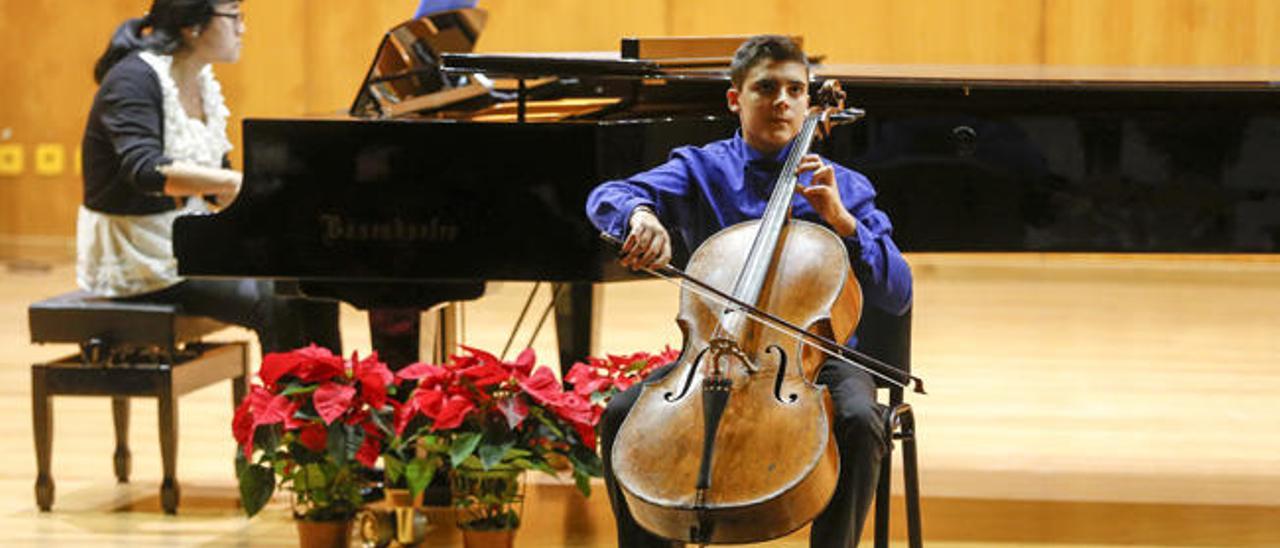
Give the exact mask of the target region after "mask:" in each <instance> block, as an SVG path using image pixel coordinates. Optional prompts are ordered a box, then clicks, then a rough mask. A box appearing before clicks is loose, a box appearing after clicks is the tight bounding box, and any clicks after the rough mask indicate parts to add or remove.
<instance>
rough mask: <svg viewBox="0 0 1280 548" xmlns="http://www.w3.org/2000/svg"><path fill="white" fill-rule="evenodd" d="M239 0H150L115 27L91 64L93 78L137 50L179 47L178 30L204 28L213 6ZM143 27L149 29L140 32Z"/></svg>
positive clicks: (160, 50)
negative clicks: (146, 8) (140, 13)
mask: <svg viewBox="0 0 1280 548" xmlns="http://www.w3.org/2000/svg"><path fill="white" fill-rule="evenodd" d="M240 1H241V0H152V2H151V11H148V12H147V14H146V15H144V16H142V17H138V18H134V19H130V20H128V21H125V22H124V23H122V24H121V25H120V26H119V27H118V28H116V32H115V34H113V35H112V36H111V42H110V43H108V44H107V51H105V52H103V54H102V57H99V58H98V62H97V64H95V65H94V66H93V80H94V81H95V82H98V83H102V78H103V77H105V76H106V75H107V71H109V70H111V67H114V66H115V65H116V63H119V62H120V60H121V59H124V58H125V57H128V56H129V54H130V53H133V52H135V51H138V50H140V49H146V50H150V51H154V52H156V53H162V54H170V53H173V52H175V51H177V50H178V49H179V48H181V47H182V44H183V42H182V29H184V28H187V27H192V26H198V27H204V26H205V25H206V24H208V23H209V20H210V19H212V18H213V7H214V6H217V5H220V4H231V3H235V2H240ZM143 29H151V32H149V33H146V34H145V35H144V34H143V32H142V31H143Z"/></svg>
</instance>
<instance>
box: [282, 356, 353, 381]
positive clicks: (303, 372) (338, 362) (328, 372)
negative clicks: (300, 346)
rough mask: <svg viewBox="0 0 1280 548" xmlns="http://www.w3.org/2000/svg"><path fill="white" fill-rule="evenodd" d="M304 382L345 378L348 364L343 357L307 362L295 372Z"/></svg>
mask: <svg viewBox="0 0 1280 548" xmlns="http://www.w3.org/2000/svg"><path fill="white" fill-rule="evenodd" d="M294 375H296V376H297V377H298V380H301V381H303V382H324V381H332V380H338V379H342V378H345V377H346V376H347V366H346V364H345V363H344V362H343V361H342V358H337V357H335V358H334V359H332V360H316V361H310V362H305V363H303V364H302V365H300V366H298V370H297V371H295V372H294Z"/></svg>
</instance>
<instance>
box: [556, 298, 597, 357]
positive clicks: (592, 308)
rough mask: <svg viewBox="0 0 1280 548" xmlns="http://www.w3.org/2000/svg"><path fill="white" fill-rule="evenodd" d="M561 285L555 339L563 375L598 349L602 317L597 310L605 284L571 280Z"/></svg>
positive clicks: (557, 301)
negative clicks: (572, 281) (557, 343)
mask: <svg viewBox="0 0 1280 548" xmlns="http://www.w3.org/2000/svg"><path fill="white" fill-rule="evenodd" d="M565 285H566V287H562V288H559V293H560V296H559V297H558V298H557V299H556V339H557V340H558V341H559V346H560V373H561V377H562V378H563V375H564V374H565V373H568V372H569V368H570V367H572V366H573V364H574V363H576V362H579V361H582V360H583V359H585V358H586V357H587V356H593V355H595V353H596V341H597V340H598V339H599V332H600V318H599V317H598V316H597V314H596V310H597V309H598V308H599V307H600V304H601V302H602V301H603V293H602V291H601V290H602V287H601V286H599V285H597V284H591V283H570V284H565Z"/></svg>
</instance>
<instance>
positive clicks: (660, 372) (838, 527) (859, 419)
mask: <svg viewBox="0 0 1280 548" xmlns="http://www.w3.org/2000/svg"><path fill="white" fill-rule="evenodd" d="M674 365H675V364H669V365H666V366H664V367H662V368H659V369H657V370H655V371H654V372H653V374H651V375H650V377H649V379H650V380H649V381H647V382H653V381H655V380H658V379H661V378H663V377H665V376H666V375H667V374H668V373H670V372H671V369H672V368H673V367H674ZM818 383H819V384H822V385H824V386H826V387H827V389H828V390H829V391H830V392H831V402H832V404H833V406H834V407H835V417H836V418H835V424H834V425H833V432H834V435H835V438H836V444H837V446H838V447H839V450H840V480H839V482H838V483H837V484H836V491H835V494H834V495H833V496H832V497H831V502H829V503H827V507H826V508H825V509H823V511H822V513H820V514H818V517H817V518H815V519H814V521H813V527H812V528H811V529H810V533H809V545H810V546H813V547H815V548H818V547H820V548H838V547H852V546H857V545H858V538H859V537H860V536H861V534H862V524H863V522H864V521H865V520H866V517H867V511H868V510H869V509H870V508H871V501H872V500H874V498H875V491H876V482H877V480H879V477H880V459H881V458H882V457H883V456H884V454H885V450H886V442H885V432H884V422H883V420H884V411H883V407H882V406H880V405H879V404H877V403H876V401H875V381H874V380H873V379H872V378H871V375H869V374H867V373H866V372H865V371H862V370H860V369H857V368H855V367H853V366H850V365H847V364H844V363H841V362H837V361H834V360H831V361H828V362H827V363H825V364H823V366H822V369H821V370H819V372H818ZM639 395H640V386H639V385H636V386H632V387H631V388H630V389H629V390H627V391H626V392H623V393H621V394H618V395H617V396H614V398H613V399H612V400H610V402H609V407H608V408H607V409H606V410H605V413H604V416H603V417H602V418H601V425H602V426H601V430H602V432H601V438H602V444H603V446H602V448H601V449H602V450H603V451H604V481H605V487H606V488H607V489H608V491H609V502H610V504H612V505H613V514H614V518H615V519H616V520H617V522H618V546H620V547H623V548H639V547H659V546H661V547H667V546H673V545H675V546H679V544H678V543H672V542H671V541H668V540H665V539H662V538H660V537H658V536H656V535H654V534H653V533H650V532H649V531H647V530H645V529H644V528H643V527H641V526H640V524H638V523H636V521H635V519H634V518H633V517H632V516H631V512H630V510H628V509H627V502H626V499H625V498H623V495H622V491H621V488H620V487H619V486H618V483H617V480H616V479H615V478H614V476H613V463H612V460H613V459H612V452H613V440H614V438H616V437H617V435H618V429H619V428H621V426H622V420H623V419H625V418H626V416H627V413H628V412H629V411H630V410H631V407H632V406H633V405H635V402H636V398H637V397H638V396H639Z"/></svg>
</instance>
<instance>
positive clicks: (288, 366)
mask: <svg viewBox="0 0 1280 548" xmlns="http://www.w3.org/2000/svg"><path fill="white" fill-rule="evenodd" d="M344 372H345V368H344V366H343V364H342V358H341V357H339V356H334V355H333V353H332V352H330V351H329V349H327V348H324V347H322V346H316V345H314V344H312V345H311V346H307V347H305V348H299V349H297V350H293V351H290V352H277V353H271V354H267V356H266V357H264V358H263V360H262V367H261V368H260V369H259V370H258V377H259V378H261V379H262V382H263V384H265V385H267V386H268V387H272V388H274V387H275V385H276V383H277V381H279V380H280V378H281V377H284V376H285V375H293V376H294V377H297V378H298V379H299V380H301V381H303V382H318V381H321V380H326V379H330V378H333V377H335V376H337V375H339V374H343V373H344Z"/></svg>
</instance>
